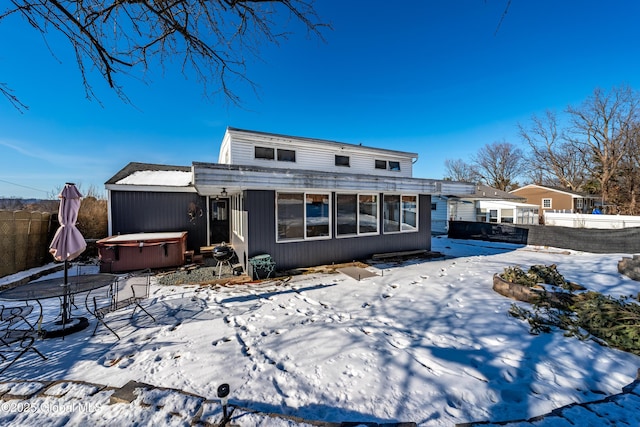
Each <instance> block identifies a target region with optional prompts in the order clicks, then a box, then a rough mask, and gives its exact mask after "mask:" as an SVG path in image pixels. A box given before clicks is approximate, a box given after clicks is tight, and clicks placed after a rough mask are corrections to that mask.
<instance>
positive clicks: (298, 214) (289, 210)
mask: <svg viewBox="0 0 640 427" xmlns="http://www.w3.org/2000/svg"><path fill="white" fill-rule="evenodd" d="M329 200H330V195H329V194H325V193H278V194H277V196H276V211H277V212H276V220H277V240H278V242H283V241H290V240H291V241H293V240H295V241H298V240H305V239H315V238H327V237H329V236H330V232H329V230H330V221H329V212H330V210H331V205H330V201H329Z"/></svg>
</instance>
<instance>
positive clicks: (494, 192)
mask: <svg viewBox="0 0 640 427" xmlns="http://www.w3.org/2000/svg"><path fill="white" fill-rule="evenodd" d="M444 196H445V197H450V198H464V199H475V200H478V199H484V200H511V201H514V202H516V201H526V198H525V197H520V196H516V195H514V194H511V193H509V192H508V191H502V190H498V189H497V188H493V187H489V186H488V185H483V184H476V185H475V192H474V193H473V194H447V195H444Z"/></svg>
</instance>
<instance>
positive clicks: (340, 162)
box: [336, 155, 349, 167]
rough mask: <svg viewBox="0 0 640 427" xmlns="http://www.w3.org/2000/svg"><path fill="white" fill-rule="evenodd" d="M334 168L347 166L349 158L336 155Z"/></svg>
mask: <svg viewBox="0 0 640 427" xmlns="http://www.w3.org/2000/svg"><path fill="white" fill-rule="evenodd" d="M336 166H347V167H348V166H349V156H338V155H336Z"/></svg>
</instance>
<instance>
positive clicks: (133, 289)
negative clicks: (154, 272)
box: [89, 270, 156, 339]
mask: <svg viewBox="0 0 640 427" xmlns="http://www.w3.org/2000/svg"><path fill="white" fill-rule="evenodd" d="M150 274H151V271H150V270H144V271H142V272H136V273H130V274H128V275H126V276H122V277H120V278H118V280H117V281H116V282H115V283H114V285H113V286H112V287H111V288H110V289H109V292H108V293H107V295H106V296H105V297H102V298H98V297H95V296H94V297H93V309H89V311H90V312H91V313H92V314H93V315H94V316H95V318H96V319H97V322H96V326H95V328H94V329H93V335H95V334H96V331H97V330H98V326H100V324H102V325H104V326H105V327H106V328H107V329H108V330H109V331H111V333H113V334H114V335H115V336H116V338H118V339H120V336H119V335H118V334H117V332H116V331H115V330H114V328H112V327H111V326H109V325H108V324H107V321H108V319H107V315H109V314H110V313H115V312H118V311H120V310H123V309H125V308H128V307H131V306H133V311H132V313H131V316H130V317H129V319H133V316H135V314H136V310H137V309H138V308H139V309H140V310H141V311H143V312H144V313H145V314H146V315H147V316H149V317H150V318H151V319H152V320H153V321H154V322H155V321H156V319H155V317H153V316H152V315H151V313H149V312H148V311H147V310H146V309H145V308H144V307H143V306H142V305H141V302H142V301H144V300H145V299H147V298H149V287H150V284H151V276H150Z"/></svg>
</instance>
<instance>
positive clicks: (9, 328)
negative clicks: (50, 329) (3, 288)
mask: <svg viewBox="0 0 640 427" xmlns="http://www.w3.org/2000/svg"><path fill="white" fill-rule="evenodd" d="M33 308H34V307H33V306H32V305H28V304H25V305H18V306H5V305H0V336H2V337H3V338H7V337H9V336H10V335H16V334H18V335H19V334H20V333H22V335H25V334H27V333H30V332H33V331H35V327H34V325H33V324H32V323H31V322H29V320H28V319H27V316H29V314H31V312H33ZM19 325H23V327H24V326H26V327H27V329H18V328H17V327H16V326H19Z"/></svg>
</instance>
